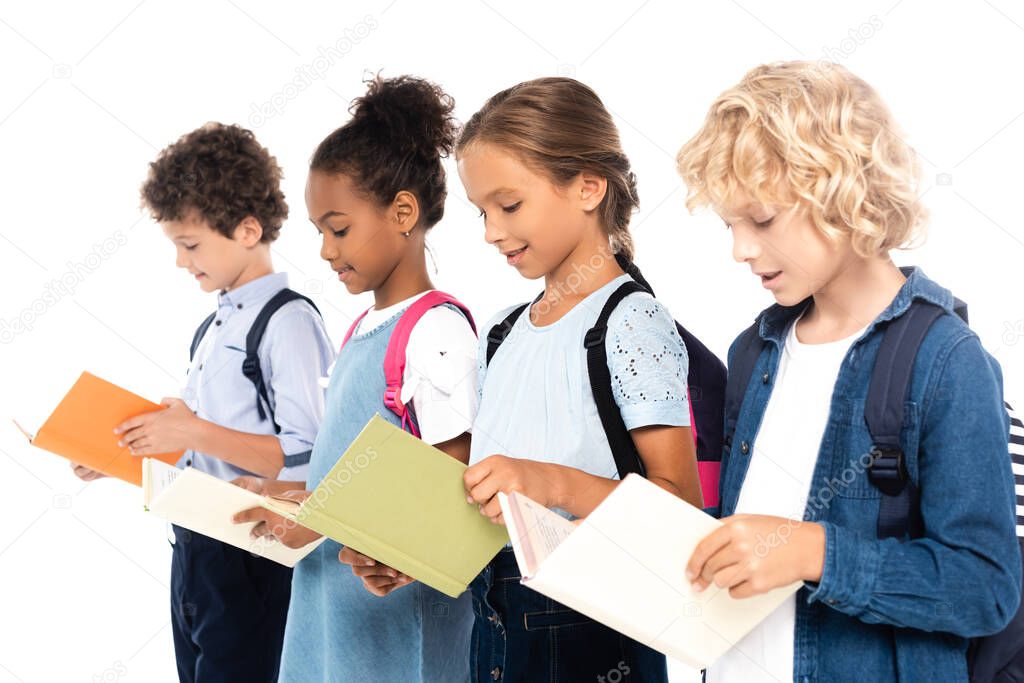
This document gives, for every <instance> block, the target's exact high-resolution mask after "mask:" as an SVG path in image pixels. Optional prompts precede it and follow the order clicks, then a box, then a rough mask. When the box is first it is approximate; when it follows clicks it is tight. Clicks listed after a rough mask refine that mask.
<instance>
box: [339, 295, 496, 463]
mask: <svg viewBox="0 0 1024 683" xmlns="http://www.w3.org/2000/svg"><path fill="white" fill-rule="evenodd" d="M429 291H433V290H428V292H429ZM428 292H421V293H419V294H417V295H416V296H413V297H410V298H408V299H406V300H405V301H400V302H398V303H397V304H392V305H391V306H388V307H387V308H382V309H379V310H378V309H376V308H371V309H370V310H369V311H368V312H367V313H366V315H365V316H364V317H363V319H362V320H361V321H359V326H358V327H357V329H356V330H355V334H363V333H364V332H369V331H370V330H373V329H374V328H376V327H379V326H380V325H382V324H384V323H385V322H387V321H388V320H390V319H391V318H392V317H393V316H395V315H396V314H398V312H399V311H401V310H402V309H405V308H408V307H409V306H411V305H412V304H413V303H415V302H416V301H417V300H418V299H419V298H420V297H422V296H424V295H425V294H427V293H428ZM477 348H478V347H477V338H476V335H475V334H473V329H472V328H471V327H470V326H469V321H468V320H467V319H466V317H465V316H464V315H462V313H460V312H459V311H455V310H453V309H451V308H449V307H447V306H436V307H434V308H432V309H430V310H429V311H427V312H426V313H424V314H423V317H422V318H420V319H419V322H417V323H416V326H415V327H413V329H412V332H411V333H410V334H409V343H408V346H407V347H406V354H405V355H406V361H405V372H404V373H403V376H402V392H401V396H400V397H401V400H402V403H404V404H405V405H411V406H412V409H413V412H414V413H415V415H416V422H417V424H418V426H419V428H420V438H422V439H423V440H424V441H426V442H427V443H429V444H439V443H442V442H444V441H448V440H450V439H454V438H455V437H457V436H459V435H460V434H463V433H465V432H468V431H470V427H471V426H472V424H473V419H474V418H475V417H476V408H477V391H476V366H477V362H476V359H477ZM332 369H333V368H332ZM327 374H328V376H330V374H331V373H330V372H328V373H327Z"/></svg>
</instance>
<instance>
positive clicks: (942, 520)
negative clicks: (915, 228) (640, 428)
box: [714, 270, 1021, 681]
mask: <svg viewBox="0 0 1024 683" xmlns="http://www.w3.org/2000/svg"><path fill="white" fill-rule="evenodd" d="M917 298H920V299H924V300H926V301H929V302H932V303H935V304H937V305H939V306H941V307H942V308H943V309H944V310H946V311H947V312H948V313H949V315H944V316H941V317H940V318H939V319H938V320H937V321H936V322H935V323H934V325H933V326H932V327H931V329H930V330H929V332H928V334H927V336H926V337H925V339H924V341H923V343H922V345H921V347H920V350H919V352H918V354H917V358H916V361H915V363H914V369H913V376H912V379H911V384H910V387H909V390H908V397H907V402H906V410H905V418H904V425H903V430H902V433H901V435H900V440H901V444H902V447H903V451H904V453H905V457H906V463H907V468H908V470H909V474H910V477H911V479H912V480H913V481H914V482H916V484H917V485H918V487H919V488H920V510H921V515H922V518H923V520H924V527H925V532H924V536H923V537H921V538H917V539H913V540H904V541H902V542H901V541H900V540H898V539H893V538H889V539H885V540H879V539H878V538H877V537H876V523H877V521H878V511H879V505H880V500H881V492H880V491H879V490H878V489H877V488H876V487H875V486H874V485H872V484H871V482H870V481H869V480H868V474H867V471H866V468H865V467H864V463H865V462H866V454H867V453H868V451H869V450H870V448H871V445H872V443H871V437H870V435H869V433H868V429H867V425H866V423H865V421H864V404H865V398H866V396H867V392H868V384H869V382H870V379H871V371H872V367H873V365H874V360H875V356H876V355H877V353H878V348H879V345H880V343H881V340H882V336H883V333H882V330H880V329H878V325H879V324H880V323H882V322H884V321H887V320H890V319H894V318H896V317H898V316H900V315H902V314H904V313H905V312H906V311H907V309H908V307H909V306H910V304H911V302H912V301H913V300H914V299H917ZM805 306H806V302H805V303H804V304H802V305H799V306H793V307H782V306H779V305H776V306H772V307H771V308H768V309H767V310H765V311H764V312H763V313H762V314H761V316H760V317H759V319H758V320H759V325H760V326H759V333H760V336H761V337H762V338H763V339H764V340H765V341H766V342H768V343H766V344H765V348H764V350H763V351H762V353H761V356H760V358H759V359H758V362H757V365H756V366H755V369H754V372H753V374H752V376H751V382H750V385H749V386H748V387H747V389H746V393H745V396H744V400H743V405H742V407H741V409H740V412H739V415H738V417H737V420H736V429H735V433H734V436H733V438H732V443H731V447H730V451H729V452H728V453H725V454H724V456H723V462H722V472H721V483H720V497H721V503H720V510H716V511H714V512H716V513H720V515H721V516H723V517H724V516H728V515H731V514H733V513H734V511H735V508H736V502H737V500H738V499H739V494H740V489H741V488H742V486H743V479H744V476H745V475H746V471H747V465H748V461H749V457H750V456H751V454H753V453H754V448H753V443H754V440H755V439H756V438H757V435H758V429H759V427H760V424H761V419H762V416H763V415H764V411H765V407H766V405H767V403H768V398H769V396H770V395H771V392H772V385H773V380H774V377H775V372H776V369H777V368H778V363H779V355H780V351H781V348H782V345H783V342H784V340H785V338H786V334H787V332H788V331H789V326H790V325H792V324H793V322H794V321H795V320H796V319H797V318H798V317H799V315H800V313H801V312H802V310H803V308H804V307H805ZM735 351H736V344H735V343H734V344H733V347H732V348H731V349H730V350H729V361H730V363H729V365H730V367H732V360H733V355H734V353H735ZM1002 396H1003V385H1002V373H1001V371H1000V368H999V364H998V363H997V362H996V361H995V359H993V358H992V357H991V356H990V355H989V354H988V353H986V352H985V350H984V349H983V348H982V346H981V343H980V341H979V339H978V337H977V335H976V334H974V332H972V331H971V329H970V328H969V327H968V326H967V325H966V324H965V323H964V322H963V321H962V320H960V319H959V318H958V317H957V316H956V315H955V314H954V313H953V296H952V294H951V293H950V292H949V291H948V290H946V289H943V288H942V287H940V286H939V285H937V284H936V283H935V282H933V281H931V280H929V279H928V278H927V277H925V275H924V274H923V273H922V272H921V271H920V270H914V271H912V272H911V274H910V276H909V277H908V278H907V281H906V282H905V283H904V285H903V287H902V288H901V289H900V291H899V293H898V294H897V295H896V297H895V298H894V299H893V301H892V303H891V304H890V305H889V307H888V308H886V309H885V311H883V312H882V314H881V315H879V316H878V318H877V319H876V320H875V321H874V322H873V323H872V324H871V325H869V326H868V328H867V330H866V331H865V332H864V334H863V335H862V336H861V337H859V338H858V339H857V340H856V341H855V342H854V343H853V345H852V346H851V348H850V350H849V351H848V352H847V355H846V357H845V358H844V360H843V363H842V365H841V366H840V370H839V376H838V378H837V380H836V384H835V388H834V389H833V393H832V402H831V406H830V412H829V419H828V423H827V425H826V428H825V433H824V436H823V438H822V442H821V448H820V451H819V453H818V461H817V464H816V466H815V469H814V475H813V480H812V485H811V490H810V491H809V492H808V499H807V505H806V508H805V512H804V519H805V520H809V521H813V522H816V523H818V524H820V525H821V526H822V527H823V528H824V530H825V558H824V571H823V573H822V576H821V580H820V582H818V583H807V584H806V585H805V586H804V587H803V588H801V589H800V592H799V594H798V596H797V613H796V631H795V634H794V662H793V672H794V680H796V681H836V680H854V679H857V680H865V681H882V680H921V681H925V680H927V681H931V680H950V681H951V680H964V681H965V680H967V664H966V650H967V645H968V638H972V637H977V636H983V635H989V634H992V633H996V632H998V631H1000V630H1002V629H1003V628H1004V627H1005V626H1006V625H1007V623H1008V622H1009V621H1010V619H1011V618H1012V617H1013V615H1014V614H1015V612H1016V610H1017V606H1018V603H1019V601H1020V584H1021V559H1020V549H1019V546H1018V542H1017V538H1016V535H1015V529H1016V527H1015V524H1016V522H1015V517H1014V514H1015V507H1014V506H1015V494H1014V485H1013V475H1012V474H1011V469H1010V455H1009V447H1008V437H1009V418H1008V416H1007V413H1006V411H1005V409H1004V407H1003V402H1002V401H1003V399H1002ZM729 426H730V425H727V428H728V427H729ZM774 540H775V541H778V542H780V543H781V542H784V540H780V539H774ZM767 542H768V543H769V546H770V545H771V543H772V542H773V539H767Z"/></svg>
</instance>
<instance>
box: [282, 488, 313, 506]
mask: <svg viewBox="0 0 1024 683" xmlns="http://www.w3.org/2000/svg"><path fill="white" fill-rule="evenodd" d="M311 493H312V492H311V491H306V490H304V489H292V490H290V491H283V492H282V493H279V494H277V497H278V498H284V499H285V500H294V501H295V502H296V503H301V502H303V501H304V500H306V499H307V498H309V496H310V494H311Z"/></svg>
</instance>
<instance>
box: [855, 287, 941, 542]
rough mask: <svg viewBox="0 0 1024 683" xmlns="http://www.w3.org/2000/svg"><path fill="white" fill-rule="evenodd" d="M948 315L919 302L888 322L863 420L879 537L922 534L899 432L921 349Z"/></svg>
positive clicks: (915, 494) (913, 487)
mask: <svg viewBox="0 0 1024 683" xmlns="http://www.w3.org/2000/svg"><path fill="white" fill-rule="evenodd" d="M944 313H945V311H944V310H943V309H942V308H941V307H939V306H936V305H935V304H932V303H929V302H926V301H922V300H920V299H918V300H915V301H914V302H913V303H912V304H911V305H910V308H909V309H908V310H907V311H906V312H905V313H904V314H903V315H901V316H900V317H898V318H895V319H894V320H892V321H890V322H888V323H886V328H885V333H884V336H883V337H882V343H881V346H879V348H878V356H877V357H876V358H875V366H874V368H873V369H872V372H871V383H870V384H869V385H868V395H867V402H866V404H865V406H864V420H865V421H866V422H867V427H868V431H869V432H870V433H871V440H872V443H873V445H872V447H871V451H870V455H871V460H870V463H869V465H868V479H869V480H870V481H871V483H872V484H873V485H875V486H877V487H878V488H879V490H881V492H882V501H881V505H880V507H879V511H878V528H877V535H878V538H903V536H905V535H907V534H908V533H909V534H910V536H911V537H916V536H919V535H920V534H921V532H922V531H923V525H922V522H921V515H920V510H919V509H918V493H919V492H918V489H917V485H916V484H914V482H912V481H910V476H909V474H908V472H907V466H906V462H905V457H904V453H903V448H902V447H901V445H900V432H901V430H902V428H903V409H904V402H905V401H906V400H907V391H908V389H909V387H910V378H911V373H912V372H913V369H914V359H915V358H916V357H917V350H918V348H919V347H920V346H921V342H922V341H923V340H924V337H925V335H926V334H927V333H928V330H929V328H931V326H932V323H934V322H935V321H936V320H937V319H939V318H940V317H941V316H942V315H943V314H944Z"/></svg>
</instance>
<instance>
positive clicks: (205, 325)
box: [188, 312, 217, 363]
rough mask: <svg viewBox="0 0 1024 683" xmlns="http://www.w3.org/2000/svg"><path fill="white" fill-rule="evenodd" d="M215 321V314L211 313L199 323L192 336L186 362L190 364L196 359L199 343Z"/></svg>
mask: <svg viewBox="0 0 1024 683" xmlns="http://www.w3.org/2000/svg"><path fill="white" fill-rule="evenodd" d="M216 319H217V313H216V312H213V313H211V314H210V315H208V316H207V317H206V320H204V321H203V322H201V323H199V328H198V329H196V333H195V334H194V335H193V336H192V346H191V347H189V350H188V360H189V362H190V363H191V362H192V361H193V360H195V358H196V351H197V350H199V343H200V342H201V341H203V337H205V336H206V331H207V330H208V329H210V325H212V324H213V321H214V320H216Z"/></svg>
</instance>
